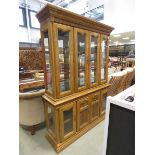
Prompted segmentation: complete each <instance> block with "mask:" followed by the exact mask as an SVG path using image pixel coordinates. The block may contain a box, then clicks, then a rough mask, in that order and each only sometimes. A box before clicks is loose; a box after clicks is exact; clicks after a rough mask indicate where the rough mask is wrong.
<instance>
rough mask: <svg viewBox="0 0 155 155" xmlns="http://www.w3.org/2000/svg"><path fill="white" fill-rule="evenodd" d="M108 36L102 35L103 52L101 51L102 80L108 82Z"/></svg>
mask: <svg viewBox="0 0 155 155" xmlns="http://www.w3.org/2000/svg"><path fill="white" fill-rule="evenodd" d="M107 57H108V37H107V36H105V35H101V52H100V67H101V68H100V82H101V83H103V82H106V80H107V76H108V72H106V71H107V70H108V58H107Z"/></svg>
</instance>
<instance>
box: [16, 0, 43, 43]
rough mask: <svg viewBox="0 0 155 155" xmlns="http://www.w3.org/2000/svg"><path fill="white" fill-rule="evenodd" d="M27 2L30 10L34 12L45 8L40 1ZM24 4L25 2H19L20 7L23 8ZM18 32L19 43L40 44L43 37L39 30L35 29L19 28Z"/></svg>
mask: <svg viewBox="0 0 155 155" xmlns="http://www.w3.org/2000/svg"><path fill="white" fill-rule="evenodd" d="M27 2H28V5H29V9H30V10H33V11H39V10H40V9H41V7H43V6H44V3H42V2H40V1H39V0H27ZM22 3H25V0H19V6H21V7H22ZM27 20H29V19H27ZM28 26H29V25H28ZM28 31H29V33H28ZM18 32H19V42H27V43H39V39H40V37H41V36H40V30H39V29H33V28H29V29H28V28H27V27H21V26H19V31H18Z"/></svg>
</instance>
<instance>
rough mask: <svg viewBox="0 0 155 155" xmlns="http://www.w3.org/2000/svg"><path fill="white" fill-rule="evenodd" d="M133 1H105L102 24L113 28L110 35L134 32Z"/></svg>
mask: <svg viewBox="0 0 155 155" xmlns="http://www.w3.org/2000/svg"><path fill="white" fill-rule="evenodd" d="M134 3H135V0H105V5H104V6H105V7H104V8H105V9H104V20H103V23H105V24H108V25H110V26H112V27H114V28H115V30H114V31H113V32H112V34H116V33H122V32H127V31H134V30H135V19H134V18H135V7H134Z"/></svg>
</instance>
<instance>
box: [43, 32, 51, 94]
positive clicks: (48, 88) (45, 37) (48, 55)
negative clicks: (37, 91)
mask: <svg viewBox="0 0 155 155" xmlns="http://www.w3.org/2000/svg"><path fill="white" fill-rule="evenodd" d="M44 48H45V59H46V74H47V79H46V81H47V90H48V91H50V92H52V79H51V78H52V72H51V59H50V57H51V56H50V55H51V54H50V51H49V45H48V32H47V31H46V32H44Z"/></svg>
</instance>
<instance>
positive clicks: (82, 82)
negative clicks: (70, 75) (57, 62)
mask: <svg viewBox="0 0 155 155" xmlns="http://www.w3.org/2000/svg"><path fill="white" fill-rule="evenodd" d="M74 43H75V57H74V58H75V77H76V80H75V81H76V82H75V85H76V86H75V87H76V91H79V90H84V89H86V87H87V78H88V63H87V62H86V60H87V58H88V52H87V49H88V31H85V30H82V29H78V28H75V29H74Z"/></svg>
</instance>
